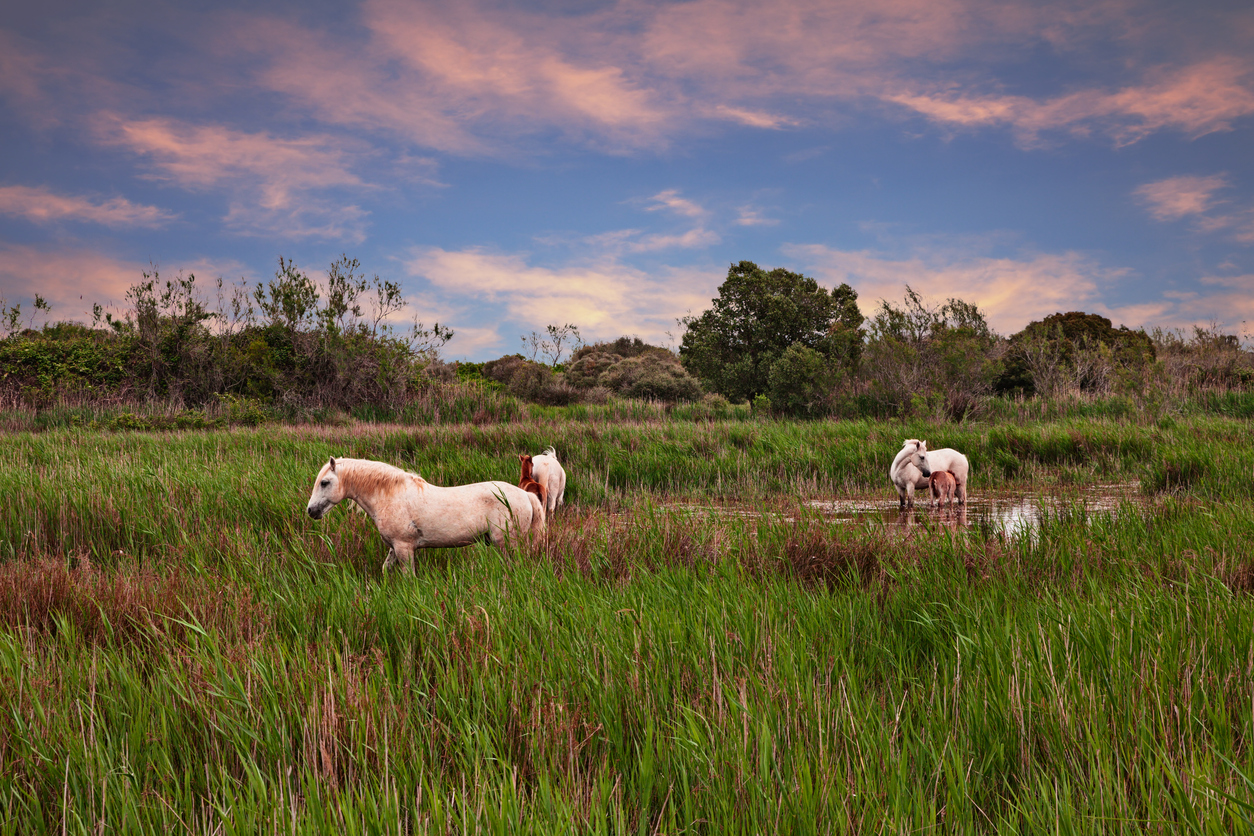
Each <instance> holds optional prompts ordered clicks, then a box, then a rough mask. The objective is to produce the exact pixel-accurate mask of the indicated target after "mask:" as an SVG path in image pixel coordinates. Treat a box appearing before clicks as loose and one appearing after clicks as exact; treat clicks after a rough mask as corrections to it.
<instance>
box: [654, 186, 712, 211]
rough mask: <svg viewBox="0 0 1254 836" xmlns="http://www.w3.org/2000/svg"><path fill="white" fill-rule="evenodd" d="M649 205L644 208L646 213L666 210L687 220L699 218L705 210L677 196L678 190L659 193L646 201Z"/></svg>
mask: <svg viewBox="0 0 1254 836" xmlns="http://www.w3.org/2000/svg"><path fill="white" fill-rule="evenodd" d="M647 202H648V204H649V205H647V206H645V211H646V212H656V211H658V210H659V209H668V210H670V211H671V212H674V213H675V214H676V215H684V216H685V217H689V218H700V217H702V216H704V215H705V213H706V212H705V208H704V207H703V206H701V205H700V204H698V203H696V202H694V201H691V200H689V199H688V198H686V197H680V196H679V190H678V189H666V190H665V191H660V192H658V193H657V194H655V195H653V197H651V198H649V200H648V201H647Z"/></svg>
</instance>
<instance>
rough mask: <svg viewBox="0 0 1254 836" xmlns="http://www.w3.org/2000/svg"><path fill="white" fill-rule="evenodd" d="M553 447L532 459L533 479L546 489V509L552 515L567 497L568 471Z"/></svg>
mask: <svg viewBox="0 0 1254 836" xmlns="http://www.w3.org/2000/svg"><path fill="white" fill-rule="evenodd" d="M552 450H553V448H552V447H550V448H548V450H545V451H544V452H543V453H541V454H540V455H538V456H532V457H531V478H533V479H535V480H536V481H537V482H539V483H540V484H541V485H544V489H545V494H546V498H545V507H546V508H547V510H548V512H549V513H552V512H553V511H554V510H555V509H556V508H557V506H558V505H559V504H561V503H562V502H563V500H564V497H565V495H566V469H565V468H563V467H562V464H561V462H559V461H558V460H557V455H556V454H555V453H552V452H551V451H552Z"/></svg>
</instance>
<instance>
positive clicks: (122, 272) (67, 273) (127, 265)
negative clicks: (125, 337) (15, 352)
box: [0, 244, 151, 321]
mask: <svg viewBox="0 0 1254 836" xmlns="http://www.w3.org/2000/svg"><path fill="white" fill-rule="evenodd" d="M149 269H151V267H150V266H149V265H147V264H140V263H139V262H134V261H125V260H122V259H117V258H114V257H113V256H110V255H107V254H105V253H101V252H97V251H94V250H88V249H78V248H62V247H54V248H45V247H39V246H32V245H26V244H0V298H3V299H5V300H6V301H7V303H8V304H14V303H23V307H25V303H26V302H27V301H28V300H30V299H32V298H34V294H35V292H36V291H37V292H38V293H39V294H40V295H41V296H43V297H44V298H45V299H47V300H49V301H50V302H51V303H52V312H51V318H52V319H53V320H59V319H70V320H78V321H90V319H91V306H92V304H93V303H96V302H99V303H101V304H109V303H116V302H121V301H122V300H123V298H124V297H125V296H126V291H127V289H128V288H129V287H130V286H131V285H133V284H135V283H136V282H138V281H140V280H141V278H142V275H143V272H144V271H145V270H149Z"/></svg>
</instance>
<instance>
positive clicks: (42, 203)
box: [0, 185, 178, 229]
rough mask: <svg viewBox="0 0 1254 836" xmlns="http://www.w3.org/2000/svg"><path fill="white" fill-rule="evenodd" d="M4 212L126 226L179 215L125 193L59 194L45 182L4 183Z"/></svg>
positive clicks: (0, 195)
mask: <svg viewBox="0 0 1254 836" xmlns="http://www.w3.org/2000/svg"><path fill="white" fill-rule="evenodd" d="M0 213H3V214H5V215H11V216H14V217H19V218H25V219H26V220H28V221H31V222H32V223H53V222H56V221H86V222H90V223H97V224H103V225H104V226H109V227H114V228H119V229H125V228H134V227H160V226H164V225H165V224H167V223H169V222H170V221H172V220H174V219H175V218H176V217H178V216H177V215H176V214H174V213H173V212H169V211H167V210H165V209H161V208H159V207H157V206H145V205H143V204H138V203H131V202H130V201H129V200H127V199H126V198H124V197H114V198H109V199H108V200H104V201H93V200H91V199H89V198H86V197H81V196H78V195H65V194H58V193H57V192H54V191H52V190H51V189H48V188H46V187H42V186H16V185H15V186H0Z"/></svg>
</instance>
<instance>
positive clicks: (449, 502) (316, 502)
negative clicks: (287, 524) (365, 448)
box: [305, 457, 544, 572]
mask: <svg viewBox="0 0 1254 836" xmlns="http://www.w3.org/2000/svg"><path fill="white" fill-rule="evenodd" d="M345 499H351V500H352V501H353V502H355V503H357V504H358V505H359V506H361V508H362V510H363V511H365V512H366V513H367V514H369V515H370V519H372V520H374V524H375V527H376V528H377V529H379V535H380V536H381V537H383V540H384V542H386V543H387V544H388V548H389V551H388V556H387V559H386V560H385V561H383V568H384V570H387V569H390V568H392V567H393V566H395V565H396V564H397V562H398V561H399V562H400V564H401V569H402V570H403V571H406V572H412V571H413V560H414V549H430V548H439V547H443V546H468V545H470V544H471V543H474V542H477V541H479V540H485V539H486V540H488V541H489V542H491V543H492V545H494V546H497V547H498V548H499V547H500V546H501V545H503V544H504V542H505V540H506V538H507V537H510V536H514V535H516V534H518V533H520V532H524V533H525V532H531V533H533V534H539V533H542V532H543V531H544V506H543V505H541V504H540V499H539V498H538V497H537V496H536V495H535V494H530V493H527V492H526V491H524V490H523V489H522V488H520V487H518V486H517V485H511V484H509V483H508V482H476V483H474V484H472V485H458V486H457V487H453V488H441V487H439V486H437V485H432V484H430V483H428V482H427V480H425V479H423V478H422V477H421V476H419V475H418V474H416V473H409V472H407V471H404V470H401V469H400V468H399V467H392V465H390V464H386V463H384V462H374V461H369V460H367V459H337V458H334V457H333V458H332V459H331V460H330V461H329V462H327V463H326V464H324V465H323V466H322V470H320V471H318V479H317V480H316V481H315V482H314V487H313V493H312V494H310V496H309V505H308V506H307V507H306V508H305V510H306V511H308V512H309V516H311V517H313V518H314V519H315V520H316V519H320V518H321V517H322V515H323V514H325V513H326V512H327V511H328V510H329V509H330V508H331V506H333V505H335V504H336V503H338V502H342V501H343V500H345Z"/></svg>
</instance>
